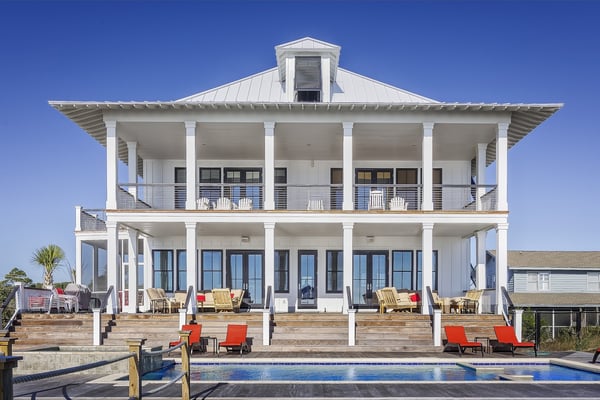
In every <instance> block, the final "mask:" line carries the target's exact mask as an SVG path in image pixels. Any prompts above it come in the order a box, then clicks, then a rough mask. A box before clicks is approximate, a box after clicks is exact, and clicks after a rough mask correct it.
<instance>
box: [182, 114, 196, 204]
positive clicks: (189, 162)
mask: <svg viewBox="0 0 600 400" xmlns="http://www.w3.org/2000/svg"><path fill="white" fill-rule="evenodd" d="M185 173H186V180H185V187H186V200H185V209H186V210H195V209H196V180H197V179H196V175H197V172H196V121H185Z"/></svg>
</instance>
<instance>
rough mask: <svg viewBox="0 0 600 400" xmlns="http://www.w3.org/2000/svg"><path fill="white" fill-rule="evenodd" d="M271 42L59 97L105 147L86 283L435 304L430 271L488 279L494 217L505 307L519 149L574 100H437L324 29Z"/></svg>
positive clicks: (315, 306)
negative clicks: (416, 295) (135, 86)
mask: <svg viewBox="0 0 600 400" xmlns="http://www.w3.org/2000/svg"><path fill="white" fill-rule="evenodd" d="M275 53H276V60H277V65H276V66H275V67H274V68H272V69H270V70H267V71H264V72H260V73H257V74H255V75H252V76H249V77H247V78H244V79H241V80H238V81H235V82H232V83H229V84H226V85H223V86H220V87H218V88H215V89H212V90H207V91H204V92H201V93H198V94H194V95H191V96H189V97H186V98H183V99H180V100H175V101H164V102H88V101H82V102H80V101H51V102H50V104H51V106H52V107H54V108H55V109H57V110H58V111H60V112H61V113H63V114H64V115H65V116H66V117H67V118H69V119H71V120H72V121H73V122H75V123H76V124H78V125H79V126H80V127H81V128H82V129H83V130H84V131H86V132H87V133H88V134H89V135H90V136H92V137H93V138H94V139H96V140H97V141H98V142H99V143H100V144H101V145H102V146H104V147H105V148H106V165H105V166H104V167H105V168H106V176H107V179H106V193H107V196H106V199H105V201H106V204H105V206H103V208H102V209H95V210H91V209H85V208H83V207H77V210H76V211H77V213H76V217H77V218H76V221H77V222H76V228H75V238H76V243H77V247H76V248H77V254H76V270H77V280H78V283H81V284H85V285H88V286H89V287H90V288H91V289H92V291H94V292H102V291H106V290H107V288H108V287H110V286H112V287H114V289H115V292H116V293H119V294H120V295H121V296H120V297H119V296H118V297H117V300H114V299H111V300H109V304H108V307H109V308H112V309H113V310H114V311H115V312H129V313H135V312H137V311H138V310H147V309H149V302H148V299H144V300H141V302H142V303H143V305H141V306H139V307H138V304H136V303H137V302H136V301H130V300H129V299H133V298H137V297H138V290H139V292H140V293H143V291H142V289H145V288H149V287H162V288H164V289H165V291H166V292H167V293H174V292H177V291H186V290H188V288H190V287H192V290H193V291H194V292H203V291H207V290H211V289H213V288H221V287H227V288H232V289H233V288H242V289H244V290H245V298H244V303H245V304H246V306H247V308H248V309H249V310H250V311H252V310H256V309H261V308H264V307H265V304H266V302H267V300H268V299H273V300H274V301H273V306H274V308H275V309H276V311H278V312H288V311H293V312H311V311H312V312H314V311H320V312H344V311H346V310H347V309H348V308H349V307H350V306H352V307H353V308H358V309H359V310H361V309H365V310H369V309H373V310H375V309H376V308H377V300H376V298H375V291H376V290H377V289H379V288H382V287H386V286H394V287H396V288H397V289H399V290H401V289H408V290H415V291H422V295H421V299H422V301H421V311H422V313H425V314H427V313H430V312H431V311H430V310H431V308H430V304H429V299H428V296H427V295H426V294H427V293H426V288H428V287H429V288H431V289H432V290H434V291H437V292H438V293H439V295H440V296H443V297H452V296H459V295H462V293H463V291H464V290H467V289H469V288H471V287H473V286H475V287H477V288H485V286H486V282H485V280H486V279H485V269H486V268H485V265H486V235H487V233H488V232H489V231H490V230H494V231H495V233H496V235H495V236H496V242H495V249H493V250H494V251H495V254H496V272H495V276H496V280H495V287H494V288H492V289H494V290H492V293H493V294H492V295H491V296H490V297H489V299H488V301H489V302H490V304H488V306H489V308H490V309H493V310H497V311H498V312H500V308H501V307H498V306H499V305H502V303H503V297H502V293H501V290H500V289H501V288H502V287H506V286H507V278H508V275H507V254H508V250H507V235H508V215H509V207H508V196H507V181H508V174H507V171H508V165H507V163H508V157H507V155H508V151H509V149H510V148H511V147H512V146H513V145H515V144H516V143H517V142H518V141H519V140H521V139H522V138H523V137H525V136H526V135H527V134H529V133H530V132H531V131H532V130H533V129H535V128H536V127H537V126H538V125H539V124H541V123H542V122H543V121H545V120H546V119H547V118H549V117H550V116H551V115H552V114H553V113H554V112H556V111H557V110H558V109H560V107H561V104H480V103H446V102H439V101H435V100H432V99H429V98H426V97H423V96H420V95H417V94H414V93H410V92H407V91H405V90H402V89H398V88H396V87H392V86H390V85H387V84H384V83H381V82H378V81H375V80H373V79H370V78H367V77H364V76H361V75H358V74H356V73H354V72H351V71H348V70H345V69H343V68H341V67H340V66H339V61H340V47H339V46H336V45H333V44H330V43H326V42H323V41H319V40H316V39H312V38H303V39H299V40H296V41H293V42H290V43H285V44H282V45H279V46H276V47H275ZM374 62H377V61H376V60H374ZM120 162H122V163H123V164H122V165H126V171H127V173H126V174H123V173H121V174H119V163H120ZM492 163H494V164H495V174H494V175H495V179H494V182H493V183H492V182H489V181H488V179H487V177H486V167H488V166H489V165H490V164H492ZM122 175H126V176H127V179H126V181H125V182H120V181H119V179H118V177H119V176H122ZM472 247H474V248H472ZM472 253H473V254H475V255H476V261H475V263H474V265H472V264H473V262H472ZM132 255H137V256H135V257H134V256H132ZM472 268H474V269H475V271H476V273H475V274H474V279H473V280H472ZM268 294H269V295H268ZM348 294H349V295H348ZM194 297H195V296H194ZM119 298H121V299H122V300H124V301H119V300H118V299H119ZM266 305H267V306H270V304H266ZM190 307H191V308H193V309H195V307H196V304H195V298H193V299H192V304H190Z"/></svg>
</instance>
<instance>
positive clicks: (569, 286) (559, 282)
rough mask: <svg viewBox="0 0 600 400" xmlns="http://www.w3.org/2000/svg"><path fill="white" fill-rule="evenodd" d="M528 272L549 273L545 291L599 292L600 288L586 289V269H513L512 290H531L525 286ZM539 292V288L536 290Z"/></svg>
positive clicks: (516, 291) (521, 291)
mask: <svg viewBox="0 0 600 400" xmlns="http://www.w3.org/2000/svg"><path fill="white" fill-rule="evenodd" d="M528 272H533V273H538V272H547V273H549V274H550V286H549V290H547V291H545V292H555V293H579V292H594V293H597V292H600V290H589V289H588V273H587V271H567V270H558V271H556V270H530V271H527V270H513V277H514V278H513V280H514V292H515V293H523V292H532V291H531V290H529V289H528V288H527V274H528ZM537 292H539V290H538V291H537Z"/></svg>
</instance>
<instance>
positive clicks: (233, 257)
mask: <svg viewBox="0 0 600 400" xmlns="http://www.w3.org/2000/svg"><path fill="white" fill-rule="evenodd" d="M263 284H264V263H263V253H262V251H252V250H250V251H241V250H240V251H238V250H232V251H229V252H228V253H227V286H228V287H229V288H230V289H244V299H243V302H244V303H246V305H248V306H250V307H252V306H262V305H263V298H264V289H263Z"/></svg>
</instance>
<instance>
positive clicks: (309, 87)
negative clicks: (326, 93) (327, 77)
mask: <svg viewBox="0 0 600 400" xmlns="http://www.w3.org/2000/svg"><path fill="white" fill-rule="evenodd" d="M294 89H295V91H296V101H300V102H312V103H315V102H320V101H321V57H296V77H295V84H294Z"/></svg>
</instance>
